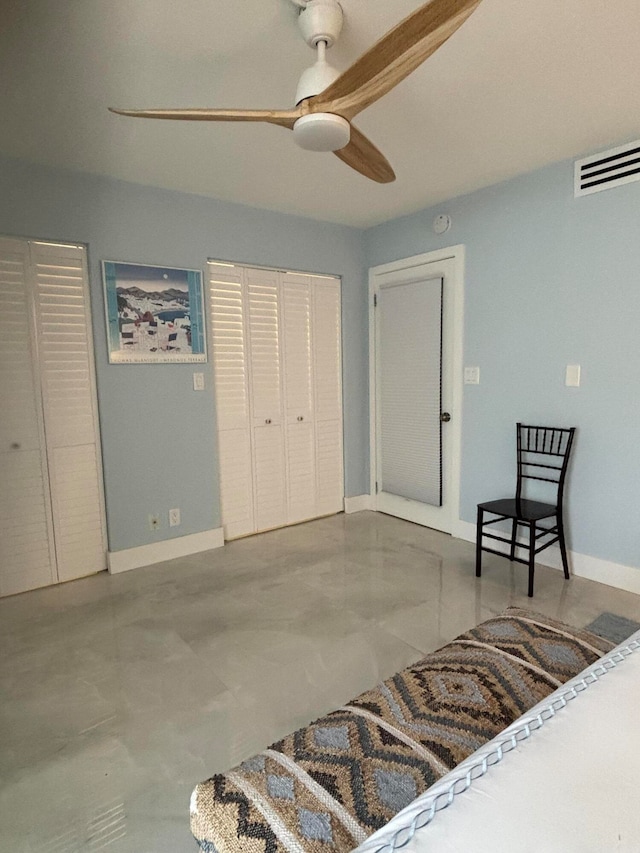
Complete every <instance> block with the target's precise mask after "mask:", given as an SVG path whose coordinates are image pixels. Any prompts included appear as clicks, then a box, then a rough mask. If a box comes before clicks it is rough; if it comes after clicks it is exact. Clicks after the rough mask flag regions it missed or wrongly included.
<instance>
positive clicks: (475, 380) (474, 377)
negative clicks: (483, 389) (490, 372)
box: [464, 367, 480, 385]
mask: <svg viewBox="0 0 640 853" xmlns="http://www.w3.org/2000/svg"><path fill="white" fill-rule="evenodd" d="M464 384H465V385H479V384H480V368H479V367H465V369H464Z"/></svg>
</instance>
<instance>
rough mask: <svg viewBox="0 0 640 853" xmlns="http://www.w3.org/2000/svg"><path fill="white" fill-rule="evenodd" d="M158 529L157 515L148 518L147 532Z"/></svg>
mask: <svg viewBox="0 0 640 853" xmlns="http://www.w3.org/2000/svg"><path fill="white" fill-rule="evenodd" d="M159 528H160V517H159V516H157V515H150V516H149V530H158V529H159Z"/></svg>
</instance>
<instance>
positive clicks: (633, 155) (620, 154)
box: [574, 139, 640, 198]
mask: <svg viewBox="0 0 640 853" xmlns="http://www.w3.org/2000/svg"><path fill="white" fill-rule="evenodd" d="M633 181H640V139H637V140H636V141H635V142H628V143H627V144H626V145H620V146H619V147H618V148H611V149H609V150H608V151H601V152H600V153H599V154H591V155H590V156H589V157H584V158H583V159H581V160H576V162H575V175H574V196H575V198H578V197H579V196H583V195H591V194H592V193H597V192H600V191H601V190H607V189H611V188H612V187H619V186H622V185H623V184H629V183H631V182H633Z"/></svg>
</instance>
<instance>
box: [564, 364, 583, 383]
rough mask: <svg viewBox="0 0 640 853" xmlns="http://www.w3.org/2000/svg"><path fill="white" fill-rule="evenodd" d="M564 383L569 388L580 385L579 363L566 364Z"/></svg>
mask: <svg viewBox="0 0 640 853" xmlns="http://www.w3.org/2000/svg"><path fill="white" fill-rule="evenodd" d="M564 384H565V385H567V386H568V387H569V388H579V387H580V365H579V364H568V365H567V372H566V374H565V379H564Z"/></svg>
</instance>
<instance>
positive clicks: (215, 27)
mask: <svg viewBox="0 0 640 853" xmlns="http://www.w3.org/2000/svg"><path fill="white" fill-rule="evenodd" d="M341 3H342V6H343V9H344V12H345V27H344V30H343V34H342V37H341V39H340V42H339V43H338V44H337V45H336V46H335V47H334V48H333V49H332V50H331V51H330V54H329V59H330V61H331V62H332V63H333V64H334V65H336V66H337V67H338V68H341V69H344V68H346V67H347V66H348V65H349V64H350V63H351V62H352V61H353V60H354V59H356V58H357V57H358V56H359V55H360V54H361V53H362V52H363V51H364V50H366V49H367V48H369V47H370V46H371V45H372V44H373V43H374V42H375V41H376V39H378V38H379V37H380V36H382V35H383V34H384V33H385V32H386V31H387V30H388V29H390V28H391V27H392V26H394V25H395V24H396V23H397V22H398V21H400V20H401V19H402V18H404V17H405V16H406V15H408V14H409V13H410V12H411V11H413V10H414V9H415V8H417V7H418V5H419V2H418V0H367V2H362V0H341ZM296 17H297V9H296V7H295V6H294V5H293V4H292V3H291V0H236V2H230V0H178V2H176V0H28V2H26V0H0V21H1V28H2V29H1V32H0V116H1V117H2V119H1V121H0V152H4V153H6V154H9V155H14V156H18V157H22V158H26V159H30V160H34V161H37V162H41V163H47V164H52V165H58V166H63V167H69V168H76V169H81V170H83V171H87V172H93V173H97V174H101V175H110V176H113V177H115V178H121V179H123V180H127V181H134V182H137V183H141V184H149V185H153V186H159V187H165V188H169V189H176V190H184V191H186V192H193V193H199V194H202V195H207V196H213V197H216V198H219V199H226V200H229V201H235V202H239V203H242V204H248V205H252V206H255V207H263V208H268V209H272V210H278V211H282V212H286V213H292V214H299V215H302V216H307V217H313V218H317V219H322V220H329V221H334V222H340V223H345V224H349V225H356V226H369V225H373V224H376V223H379V222H382V221H385V220H388V219H392V218H394V217H396V216H400V215H402V214H405V213H410V212H412V211H415V210H418V209H420V208H423V207H427V206H429V205H432V204H436V203H438V202H440V201H443V200H445V199H448V198H451V197H453V196H456V195H460V194H462V193H465V192H469V191H471V190H474V189H477V188H480V187H483V186H487V185H489V184H492V183H495V182H497V181H500V180H502V179H505V178H509V177H512V176H513V175H516V174H521V173H524V172H527V171H531V170H532V169H535V168H537V167H540V166H543V165H545V164H547V163H551V162H554V161H557V160H561V159H563V158H566V157H573V156H578V155H580V154H586V153H590V152H592V151H597V150H599V149H601V148H605V147H608V146H609V145H614V144H618V143H621V142H624V141H627V140H630V139H634V138H636V137H638V136H640V110H639V109H638V106H639V104H638V101H639V93H640V62H639V61H638V57H639V56H640V3H639V2H638V0H535V1H534V2H525V0H483V2H482V3H481V4H480V6H479V8H478V9H477V10H476V12H474V13H473V15H472V16H471V17H470V18H469V20H468V21H467V22H466V23H465V24H464V25H463V26H462V28H461V29H460V30H459V31H458V32H457V33H456V34H455V35H454V36H453V37H452V38H451V39H450V41H449V42H447V43H446V44H445V45H444V46H443V47H442V48H441V49H440V50H439V51H438V52H437V53H436V54H434V56H432V57H431V58H430V59H428V60H427V62H426V63H425V64H424V65H423V66H422V67H421V68H419V69H418V70H417V71H416V72H414V73H413V75H411V77H409V78H408V79H407V80H405V81H404V82H403V83H402V84H401V85H400V86H398V87H397V88H396V89H395V90H393V91H392V92H390V93H389V94H388V95H387V96H385V97H384V98H383V99H382V100H381V101H379V102H378V103H376V104H374V105H373V106H372V107H370V108H369V109H368V110H366V111H365V112H364V113H362V114H361V115H360V116H359V117H358V119H356V124H357V125H358V126H359V127H360V128H361V129H362V130H363V131H364V132H365V133H366V134H367V135H368V136H369V137H370V138H371V140H372V141H373V142H374V143H375V144H376V145H377V146H378V147H379V148H380V149H381V150H382V151H383V153H384V154H385V155H386V156H387V158H388V159H389V161H390V163H391V164H392V166H393V167H394V169H395V171H396V174H397V181H396V182H395V183H393V184H389V185H378V184H375V183H373V182H371V181H368V180H366V179H365V178H363V177H361V176H360V175H358V174H357V173H355V172H353V171H352V170H350V169H349V168H347V167H346V166H345V165H344V164H343V163H341V162H340V161H339V160H338V159H337V158H336V157H334V156H333V155H331V154H317V153H312V152H306V151H302V150H300V149H299V148H297V146H296V145H295V143H294V141H293V137H292V134H291V133H289V131H286V130H284V129H282V128H278V127H274V126H270V125H259V124H209V123H200V122H196V123H190V122H162V121H146V120H141V119H131V118H124V117H121V116H115V115H112V114H111V113H109V112H107V107H108V106H119V107H132V108H144V107H249V108H287V107H289V106H292V105H293V100H294V97H293V96H294V93H295V88H296V84H297V81H298V77H299V75H300V73H301V72H302V70H303V69H304V68H305V67H306V66H307V65H310V64H311V63H312V61H313V58H314V54H313V52H312V51H311V49H310V48H308V47H307V46H306V45H305V44H304V42H303V41H302V39H301V37H300V35H299V32H298V29H297V24H296Z"/></svg>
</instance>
